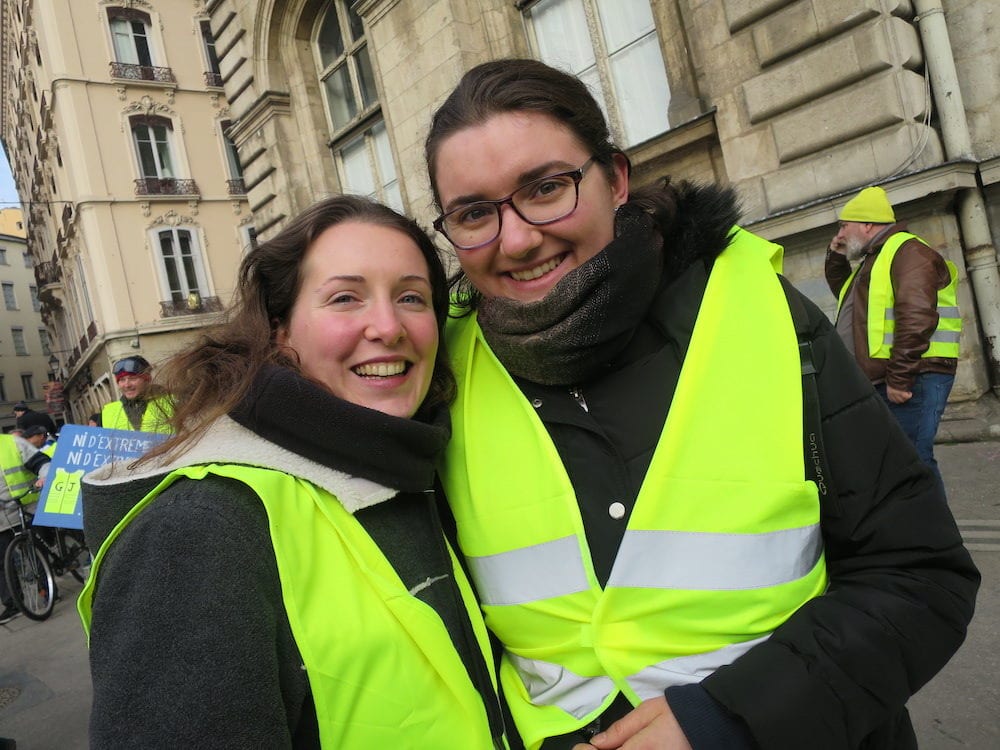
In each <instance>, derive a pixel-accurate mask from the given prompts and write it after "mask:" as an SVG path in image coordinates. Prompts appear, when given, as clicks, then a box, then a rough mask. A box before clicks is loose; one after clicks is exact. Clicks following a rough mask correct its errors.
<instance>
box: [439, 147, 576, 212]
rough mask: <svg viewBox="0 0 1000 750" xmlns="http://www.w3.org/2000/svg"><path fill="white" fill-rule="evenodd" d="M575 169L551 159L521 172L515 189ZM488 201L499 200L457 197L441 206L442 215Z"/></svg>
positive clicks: (473, 195) (470, 196) (481, 195)
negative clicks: (459, 207) (457, 208)
mask: <svg viewBox="0 0 1000 750" xmlns="http://www.w3.org/2000/svg"><path fill="white" fill-rule="evenodd" d="M574 169H576V167H575V166H573V165H572V164H570V163H569V162H565V161H561V160H558V159H552V160H550V161H547V162H545V163H544V164H539V165H538V166H537V167H534V168H533V169H529V170H528V171H527V172H522V173H521V174H519V175H518V176H517V187H516V188H514V190H517V189H518V188H521V187H524V186H525V185H527V184H528V183H529V182H532V181H534V180H537V179H539V178H541V177H548V176H549V175H553V174H559V173H560V172H570V171H572V170H574ZM490 200H500V199H499V198H487V197H486V196H485V195H483V194H482V193H469V194H468V195H458V196H456V197H455V198H454V199H452V200H450V201H448V204H447V205H445V206H442V208H443V209H444V213H448V212H449V211H451V210H452V209H454V208H456V207H458V206H467V205H469V204H470V203H478V202H479V201H490Z"/></svg>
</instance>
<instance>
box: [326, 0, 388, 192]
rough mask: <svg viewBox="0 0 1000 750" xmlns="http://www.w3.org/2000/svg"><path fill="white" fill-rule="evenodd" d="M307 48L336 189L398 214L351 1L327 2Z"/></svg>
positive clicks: (360, 29)
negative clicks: (338, 186)
mask: <svg viewBox="0 0 1000 750" xmlns="http://www.w3.org/2000/svg"><path fill="white" fill-rule="evenodd" d="M313 49H314V52H315V58H316V69H317V75H318V77H319V81H320V88H321V90H322V92H323V100H324V102H325V104H326V112H327V118H328V120H329V124H330V132H331V133H332V134H333V140H332V141H331V143H330V149H331V152H332V154H333V159H334V162H335V163H336V165H337V171H338V174H339V176H340V183H341V189H342V191H343V192H345V193H354V194H358V195H367V196H369V197H371V198H374V199H376V200H379V201H381V202H383V203H386V204H388V205H390V206H392V207H393V208H395V209H397V210H400V211H402V210H403V200H402V196H401V194H400V189H399V180H398V178H397V174H396V166H395V164H394V162H393V159H392V150H391V148H390V146H389V136H388V133H387V132H386V128H385V123H384V122H383V121H382V119H381V118H380V117H379V100H378V91H377V89H376V86H375V74H374V70H373V68H372V64H371V58H370V56H369V52H368V42H367V39H366V38H365V30H364V25H363V24H362V21H361V17H360V16H359V15H358V14H357V13H356V12H355V11H354V10H352V8H351V3H349V2H346V0H335V1H334V2H331V3H328V4H327V6H326V12H325V13H323V15H322V16H321V17H320V20H319V23H318V24H317V25H316V32H315V36H314V45H313Z"/></svg>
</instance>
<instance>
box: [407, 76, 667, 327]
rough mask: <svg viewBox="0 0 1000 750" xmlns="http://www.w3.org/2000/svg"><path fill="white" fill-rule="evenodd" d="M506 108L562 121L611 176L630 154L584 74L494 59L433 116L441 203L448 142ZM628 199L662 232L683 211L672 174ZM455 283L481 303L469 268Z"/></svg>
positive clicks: (432, 167)
mask: <svg viewBox="0 0 1000 750" xmlns="http://www.w3.org/2000/svg"><path fill="white" fill-rule="evenodd" d="M505 112H538V113H540V114H544V115H548V116H549V117H552V118H553V119H555V120H556V121H557V122H560V123H562V124H563V125H565V126H566V127H567V128H569V130H570V132H572V133H573V135H574V136H576V138H577V139H578V140H579V141H580V143H581V144H582V145H583V147H584V148H585V149H587V151H588V152H589V153H590V154H591V156H593V157H594V161H595V162H597V163H598V164H600V165H601V167H602V168H603V169H604V171H605V173H606V174H607V176H608V179H613V177H614V161H613V157H614V155H615V154H621V155H622V156H625V153H624V151H622V149H621V148H619V147H618V146H617V145H615V143H614V141H613V140H612V138H611V131H610V130H609V128H608V123H607V120H606V119H605V117H604V112H603V111H602V110H601V108H600V105H598V103H597V100H595V99H594V97H593V95H591V93H590V91H589V90H588V89H587V86H586V84H585V83H583V81H581V80H580V79H579V78H577V77H576V76H574V75H571V74H569V73H565V72H563V71H561V70H558V69H557V68H553V67H551V66H549V65H546V64H545V63H543V62H539V61H538V60H531V59H520V58H505V59H500V60H492V61H490V62H485V63H482V64H480V65H477V66H475V67H474V68H472V69H470V70H469V71H468V72H466V73H465V75H463V76H462V79H461V80H460V81H459V82H458V85H457V86H456V87H455V89H454V90H453V91H452V92H451V94H449V95H448V98H447V99H445V101H444V103H443V104H442V105H441V106H440V107H438V109H437V111H436V112H435V113H434V116H433V117H432V119H431V126H430V130H429V131H428V134H427V139H426V140H425V141H424V159H425V161H426V164H427V174H428V177H429V178H430V184H431V190H432V191H433V193H434V201H435V203H436V204H437V207H438V208H439V209H440V208H441V196H440V194H439V193H438V188H437V155H438V151H439V150H440V148H441V144H442V142H443V141H444V140H445V139H446V138H448V137H449V136H451V135H453V134H455V133H457V132H459V131H461V130H465V129H467V128H471V127H475V126H477V125H481V124H483V123H484V122H486V121H487V120H489V119H490V118H491V117H494V116H496V115H499V114H503V113H505ZM626 160H627V156H626ZM628 202H629V203H630V204H632V205H634V206H637V207H638V208H640V209H641V210H643V211H645V212H646V213H648V214H649V215H650V216H652V217H653V220H654V221H655V222H656V224H657V225H658V226H659V228H660V231H661V233H662V234H663V235H664V236H668V235H669V233H670V231H671V230H672V228H673V226H674V221H675V219H676V215H677V192H676V190H675V188H674V187H673V186H672V185H670V180H669V178H663V179H661V180H660V181H658V182H657V183H656V184H654V185H651V186H649V187H645V188H640V189H638V190H632V191H630V193H629V200H628ZM450 284H451V286H452V287H453V294H454V300H453V301H454V302H456V303H457V304H459V305H462V306H465V307H474V306H475V303H476V302H477V301H478V299H479V293H478V292H477V291H476V290H475V289H474V288H473V287H472V285H471V284H470V283H469V281H468V279H466V277H465V274H463V273H462V272H461V271H459V272H457V273H456V274H455V275H454V276H453V277H452V279H451V281H450Z"/></svg>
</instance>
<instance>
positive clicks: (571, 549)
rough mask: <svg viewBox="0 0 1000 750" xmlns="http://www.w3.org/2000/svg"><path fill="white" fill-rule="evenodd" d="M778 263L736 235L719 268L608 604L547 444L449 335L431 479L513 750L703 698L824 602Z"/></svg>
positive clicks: (529, 415)
mask: <svg viewBox="0 0 1000 750" xmlns="http://www.w3.org/2000/svg"><path fill="white" fill-rule="evenodd" d="M775 254H777V255H780V248H778V247H777V246H776V245H773V244H772V243H769V242H767V241H765V240H762V239H761V238H759V237H756V236H754V235H752V234H750V233H748V232H745V231H743V230H739V229H737V230H736V231H735V232H734V234H733V236H732V239H731V243H730V245H729V247H728V248H727V249H726V250H725V251H724V252H723V253H722V255H720V257H719V258H718V259H717V260H716V262H715V265H714V268H713V270H712V273H711V275H710V277H709V281H708V286H707V289H706V291H705V297H704V301H703V302H702V306H701V309H700V312H699V315H698V320H697V323H696V325H695V328H694V332H693V335H692V339H691V345H690V349H689V350H688V353H687V356H686V358H685V360H684V364H683V367H682V370H681V373H680V378H679V381H678V384H677V391H676V394H675V396H674V398H673V402H672V404H671V406H670V410H669V413H668V415H667V419H666V423H665V425H664V427H663V431H662V434H661V436H660V440H659V442H658V445H657V447H656V450H655V452H654V455H653V458H652V461H651V463H650V466H649V469H648V471H647V473H646V477H645V480H644V482H643V485H642V488H641V489H640V492H639V496H638V498H637V501H636V505H635V508H634V510H633V513H632V515H631V517H630V519H629V523H628V527H627V529H626V531H625V535H624V538H623V540H622V543H621V547H620V548H619V550H618V554H617V557H616V559H615V563H614V566H613V569H612V572H611V575H610V578H609V580H608V582H607V587H606V588H604V589H602V588H601V586H600V585H599V583H598V581H597V577H596V575H595V573H594V568H593V564H592V561H591V558H590V552H589V549H588V546H587V541H586V535H585V533H584V528H583V522H582V519H581V516H580V511H579V507H578V505H577V501H576V497H575V495H574V492H573V487H572V485H571V483H570V480H569V477H568V476H567V474H566V471H565V469H564V468H563V465H562V462H561V460H560V458H559V455H558V453H557V451H556V448H555V447H554V445H553V444H552V441H551V439H550V438H549V436H548V434H547V432H546V429H545V426H544V425H543V424H542V422H541V420H540V419H539V418H538V416H537V414H536V413H535V410H534V408H533V407H532V405H531V404H530V403H529V402H528V400H527V399H526V398H525V397H524V396H523V394H522V393H521V392H520V390H519V389H518V388H517V386H516V384H515V383H514V382H513V381H512V380H511V378H510V376H509V375H508V374H507V372H506V371H505V370H504V368H503V366H502V365H501V364H500V363H499V362H498V361H497V359H496V358H495V356H494V355H493V353H492V351H490V348H489V346H488V345H487V343H486V341H485V339H484V337H483V334H482V331H481V329H480V328H479V326H478V324H477V323H476V321H475V317H474V316H470V317H467V318H463V319H459V320H454V321H449V323H450V324H452V323H453V324H454V325H451V326H450V328H449V341H448V346H449V351H450V353H451V356H452V359H453V365H454V369H455V374H456V377H457V379H458V400H457V401H456V403H455V406H454V410H453V415H452V425H453V427H452V429H453V433H452V439H451V442H450V444H449V447H448V449H447V451H446V456H445V461H444V465H443V468H442V479H443V481H444V485H445V488H446V491H447V495H448V498H449V500H450V502H451V503H452V507H453V509H454V513H455V517H456V520H457V524H458V536H459V542H460V545H461V548H462V551H463V553H464V554H465V556H466V560H467V562H468V565H469V569H470V572H471V575H472V577H473V579H474V581H475V582H476V585H477V591H478V593H479V595H480V602H481V604H482V606H483V611H484V613H485V615H486V622H487V626H488V627H489V628H490V629H491V630H492V631H493V632H494V633H496V634H497V635H498V636H499V638H500V640H501V641H502V642H503V644H504V647H505V652H504V656H503V659H502V663H501V670H500V679H501V683H502V684H503V688H504V692H505V696H506V699H507V701H508V703H509V705H510V708H511V712H512V714H513V717H514V720H515V722H516V724H517V727H518V730H519V731H520V733H521V736H522V738H523V739H524V741H525V744H526V746H527V747H528V748H529V750H534V748H537V747H538V746H539V745H540V744H541V742H542V740H543V739H544V738H546V737H552V736H558V735H562V734H565V733H567V732H571V731H573V730H575V729H578V728H579V727H582V726H584V725H586V724H587V723H589V722H590V721H592V720H593V719H594V718H595V717H597V716H598V715H600V714H601V712H602V711H603V710H604V709H605V708H606V707H607V706H608V705H610V704H611V702H612V701H613V700H614V698H615V696H616V695H617V694H618V693H623V694H624V695H625V696H626V697H627V698H628V700H629V701H630V702H631V703H632V704H633V705H637V704H638V703H640V702H641V701H643V700H646V699H649V698H652V697H655V696H661V695H662V694H663V690H664V689H665V688H666V687H668V686H670V685H675V684H684V683H691V682H698V681H700V680H701V679H702V678H704V677H705V676H707V675H708V674H711V673H712V672H713V671H714V670H716V669H717V668H719V667H721V666H723V665H725V664H729V663H731V662H732V661H733V660H735V659H736V658H738V657H739V656H740V655H742V654H743V653H745V652H746V651H747V650H749V649H750V648H752V647H753V646H754V645H756V644H757V643H759V642H761V641H763V640H764V639H766V638H768V636H769V635H770V634H771V632H772V631H773V630H774V629H775V628H776V627H777V626H778V625H780V624H781V623H783V622H784V621H785V620H786V619H787V618H788V617H789V616H790V615H791V614H792V613H793V612H795V610H796V609H798V608H799V607H800V606H802V604H803V603H805V602H806V601H808V600H809V599H811V598H813V597H814V596H817V595H818V594H820V593H822V592H823V591H824V590H825V588H826V581H827V579H826V565H825V560H824V557H823V552H822V536H821V534H820V525H819V521H820V509H819V500H818V493H817V488H816V485H815V484H814V483H813V482H810V481H807V480H806V479H805V478H804V477H805V465H804V454H803V447H802V439H803V437H802V435H803V433H802V431H803V413H802V383H801V366H800V360H799V354H798V344H797V340H796V335H795V330H794V327H793V323H792V318H791V314H790V312H789V309H788V304H787V301H786V297H785V294H784V292H783V289H782V286H781V283H780V281H779V279H778V277H777V276H776V275H775V272H774V268H773V267H772V265H771V264H769V260H771V261H772V262H773V261H774V256H775ZM734 384H735V385H734Z"/></svg>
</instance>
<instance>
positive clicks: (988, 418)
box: [935, 391, 1000, 443]
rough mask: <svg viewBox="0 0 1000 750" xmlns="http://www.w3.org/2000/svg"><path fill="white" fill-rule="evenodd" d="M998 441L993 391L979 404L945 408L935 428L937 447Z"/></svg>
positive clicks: (999, 418)
mask: <svg viewBox="0 0 1000 750" xmlns="http://www.w3.org/2000/svg"><path fill="white" fill-rule="evenodd" d="M980 440H1000V398H998V397H997V394H994V393H993V392H992V391H989V392H987V393H986V394H985V395H984V396H981V397H980V398H979V400H978V401H962V402H961V403H956V404H948V406H947V408H946V409H945V410H944V416H942V417H941V424H940V425H939V426H938V432H937V438H936V440H935V442H936V443H975V442H979V441H980Z"/></svg>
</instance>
